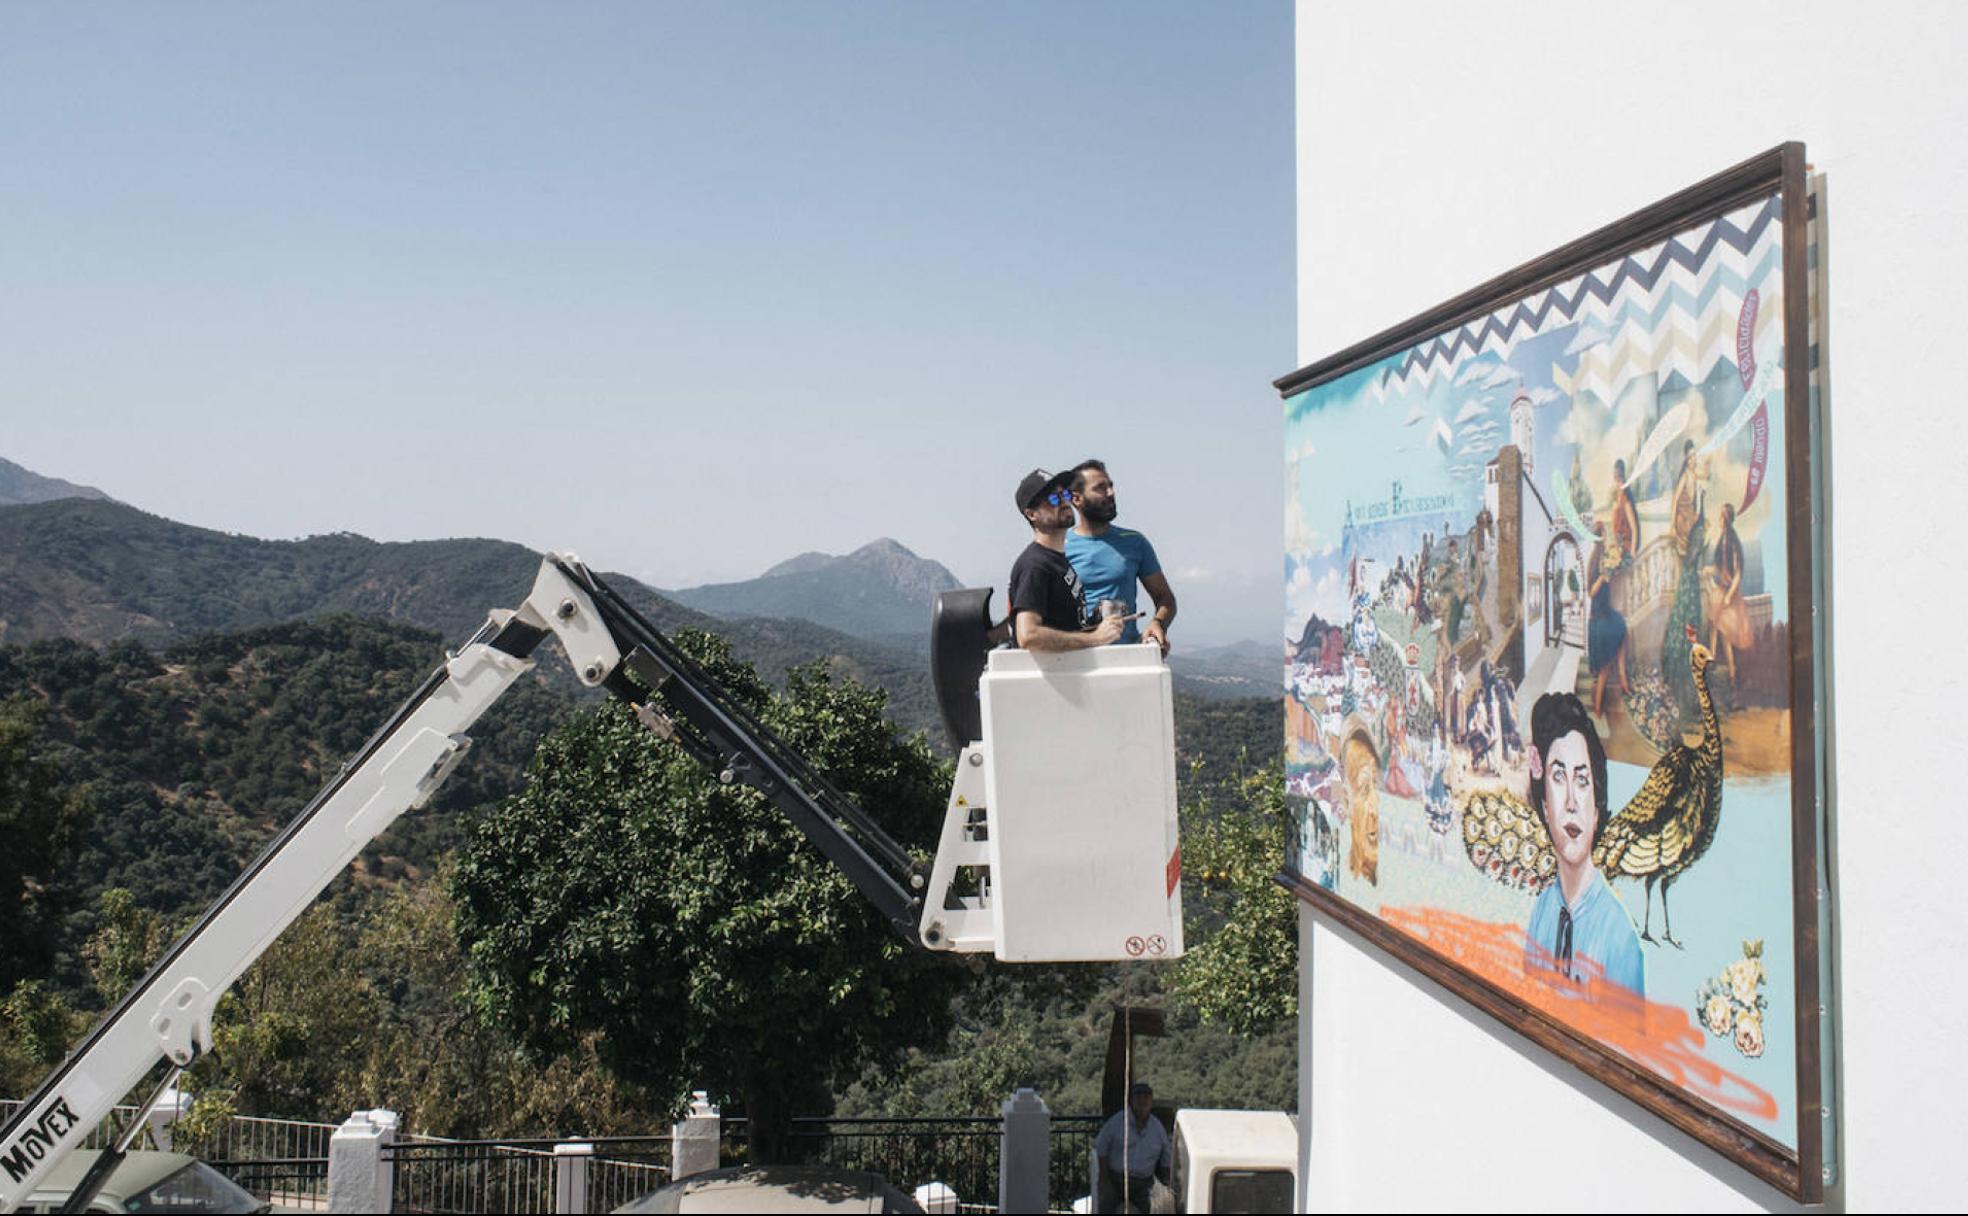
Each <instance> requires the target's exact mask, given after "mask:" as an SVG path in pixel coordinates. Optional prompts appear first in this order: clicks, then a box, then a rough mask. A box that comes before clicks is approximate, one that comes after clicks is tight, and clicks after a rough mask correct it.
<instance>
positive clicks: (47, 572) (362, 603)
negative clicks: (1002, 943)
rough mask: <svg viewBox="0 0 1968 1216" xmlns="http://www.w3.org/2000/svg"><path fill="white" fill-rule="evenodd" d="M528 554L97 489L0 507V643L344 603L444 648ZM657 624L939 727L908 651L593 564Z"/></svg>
mask: <svg viewBox="0 0 1968 1216" xmlns="http://www.w3.org/2000/svg"><path fill="white" fill-rule="evenodd" d="M540 556H541V555H540V554H538V553H535V552H533V551H532V550H530V549H527V548H525V547H524V546H522V545H515V544H512V543H510V542H507V541H500V540H482V539H464V540H432V541H408V542H390V543H384V542H379V541H373V540H369V539H368V538H366V537H361V536H356V535H354V534H352V533H339V534H336V535H332V536H313V537H309V538H307V539H306V540H297V541H284V540H259V539H256V538H254V537H250V536H239V535H235V534H232V533H226V532H214V531H211V530H210V529H207V528H194V527H191V526H189V525H186V524H181V523H176V522H174V521H172V520H168V519H164V518H162V517H161V516H156V515H150V514H146V513H145V512H142V511H139V510H137V509H135V508H134V507H127V506H124V505H123V504H121V503H116V502H109V501H90V500H84V499H64V500H61V501H56V502H46V503H37V504H34V505H31V506H18V507H4V508H0V643H9V642H11V643H28V642H35V641H40V640H43V639H47V638H74V639H78V640H82V641H89V642H98V643H104V642H115V641H119V640H122V639H125V638H134V639H137V640H140V641H145V642H149V643H152V644H154V645H162V644H169V643H171V642H175V641H178V640H181V639H184V638H188V637H192V636H194V635H197V634H202V633H213V632H226V631H234V630H240V629H247V628H252V627H254V626H259V625H269V624H275V623H278V622H282V621H292V620H298V619H305V618H310V617H315V616H320V615H323V614H326V613H336V612H346V613H353V614H355V615H358V616H364V617H373V618H380V619H384V620H391V621H401V622H403V623H405V624H408V625H415V626H420V627H422V628H424V629H434V630H436V631H437V633H438V634H439V635H440V637H441V638H442V639H443V641H444V643H445V644H446V645H453V646H455V645H456V644H457V643H458V642H460V641H461V640H463V639H464V638H466V637H468V636H469V635H470V634H471V632H472V631H473V630H475V629H477V628H478V627H479V626H480V625H481V624H483V623H484V622H485V616H486V613H487V612H489V611H490V610H492V609H494V608H511V607H515V606H517V605H518V604H519V603H520V601H522V600H523V599H525V597H526V594H527V592H528V591H530V590H531V589H532V587H533V577H534V575H535V573H537V571H538V570H539V566H540ZM603 577H604V578H606V579H607V580H608V582H609V584H610V585H611V586H613V587H614V588H615V589H616V590H617V591H619V592H621V593H622V595H623V596H624V597H625V598H627V599H628V600H629V601H630V602H631V603H632V604H634V605H635V607H636V609H637V611H639V612H642V613H643V614H645V615H646V616H648V617H649V618H650V619H651V620H652V621H654V622H655V623H656V625H657V626H658V627H659V628H662V629H665V630H673V629H679V628H685V627H690V628H698V629H707V630H714V631H715V632H717V633H719V634H720V635H722V636H724V637H727V638H729V639H730V640H731V642H732V644H733V645H734V646H735V647H736V648H737V650H738V653H739V654H740V655H742V656H743V657H744V658H745V659H747V660H749V661H750V662H752V663H753V664H755V665H756V666H757V667H758V669H759V671H760V672H761V673H763V674H764V675H765V676H766V677H767V678H768V679H771V680H774V681H777V680H781V679H783V678H784V677H785V673H786V670H787V668H789V667H792V666H794V665H795V664H799V663H807V662H811V661H813V660H814V659H816V658H822V657H827V658H832V659H833V660H835V661H836V662H837V663H838V664H839V665H840V667H841V670H843V671H845V672H848V673H850V674H852V675H853V676H854V677H855V678H856V679H859V680H861V681H863V682H864V683H869V684H877V685H880V686H881V687H883V688H886V689H888V690H889V693H890V698H891V700H890V706H891V713H892V714H893V716H894V717H895V719H896V720H897V721H899V722H901V723H903V724H905V725H907V726H909V727H911V728H922V729H928V730H940V729H941V728H940V726H938V725H937V715H936V710H935V708H934V704H933V701H932V699H931V696H930V692H929V682H928V679H927V673H926V672H923V671H921V670H920V668H921V663H920V661H919V660H918V659H916V658H915V657H914V656H911V655H906V654H904V653H901V652H898V651H895V650H892V649H890V648H888V647H884V646H880V645H877V644H875V643H871V642H867V641H864V640H862V639H859V638H852V637H848V636H847V635H845V634H842V633H836V632H835V631H833V630H830V629H826V628H824V627H822V626H819V625H815V624H812V623H810V622H807V621H801V620H790V619H779V618H772V619H753V620H744V621H729V622H725V621H718V620H717V619H715V618H713V617H709V616H706V615H704V614H703V613H700V612H697V611H695V610H693V609H689V608H685V607H683V606H682V605H681V604H677V603H675V602H673V601H671V600H667V599H665V598H663V597H662V596H659V595H657V594H656V593H655V592H653V591H651V590H649V589H648V588H647V587H644V586H643V585H642V584H640V583H638V582H637V581H636V580H634V579H632V578H629V577H627V576H625V575H619V574H605V573H604V574H603Z"/></svg>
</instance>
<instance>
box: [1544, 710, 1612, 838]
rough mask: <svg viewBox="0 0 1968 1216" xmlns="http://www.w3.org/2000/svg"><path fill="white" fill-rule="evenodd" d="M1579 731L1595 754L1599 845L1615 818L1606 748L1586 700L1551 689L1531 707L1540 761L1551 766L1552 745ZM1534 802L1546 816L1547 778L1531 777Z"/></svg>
mask: <svg viewBox="0 0 1968 1216" xmlns="http://www.w3.org/2000/svg"><path fill="white" fill-rule="evenodd" d="M1573 731H1577V732H1578V733H1579V734H1581V735H1584V736H1585V750H1586V753H1587V754H1588V755H1590V756H1591V757H1592V800H1593V802H1595V803H1596V804H1598V811H1599V822H1598V824H1597V826H1595V827H1594V828H1593V830H1592V839H1593V842H1594V843H1595V844H1596V843H1597V842H1598V840H1599V837H1600V836H1601V834H1603V833H1604V832H1605V830H1606V824H1607V822H1608V821H1609V820H1611V819H1612V813H1611V811H1610V810H1609V809H1608V808H1607V805H1606V747H1605V745H1604V744H1603V743H1601V742H1599V728H1598V727H1596V726H1594V725H1592V715H1591V714H1588V713H1586V712H1585V702H1583V701H1581V700H1579V699H1578V698H1577V697H1576V696H1574V695H1572V694H1571V693H1568V692H1548V693H1545V694H1544V695H1543V696H1541V697H1539V698H1538V699H1537V704H1536V705H1533V706H1532V707H1531V746H1532V747H1535V748H1536V749H1537V754H1538V763H1539V765H1540V766H1543V767H1548V766H1549V765H1550V764H1551V745H1552V744H1553V743H1556V742H1557V741H1558V740H1560V739H1562V738H1564V737H1565V736H1566V735H1569V734H1571V733H1572V732H1573ZM1531 805H1532V806H1534V807H1536V808H1537V812H1538V818H1540V819H1542V818H1543V817H1544V779H1543V778H1542V777H1532V778H1531Z"/></svg>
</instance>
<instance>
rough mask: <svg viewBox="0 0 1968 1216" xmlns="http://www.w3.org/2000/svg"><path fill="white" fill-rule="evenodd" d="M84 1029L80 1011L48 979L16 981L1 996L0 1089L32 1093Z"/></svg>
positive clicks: (16, 1095) (9, 1093)
mask: <svg viewBox="0 0 1968 1216" xmlns="http://www.w3.org/2000/svg"><path fill="white" fill-rule="evenodd" d="M81 1029H82V1018H81V1015H80V1014H78V1013H76V1012H75V1010H74V1009H72V1008H70V1007H69V1004H68V1002H67V1001H65V1000H63V999H62V996H61V994H60V993H59V992H56V991H55V990H54V988H53V987H51V986H50V985H49V984H47V983H46V982H45V981H43V980H22V981H21V982H20V983H18V984H15V985H14V987H13V991H11V992H9V993H8V994H7V996H6V998H5V999H4V1000H0V1093H5V1094H7V1095H10V1096H14V1097H22V1098H24V1097H26V1096H27V1095H28V1094H30V1093H32V1092H33V1091H34V1089H35V1087H36V1086H38V1085H40V1084H41V1079H42V1078H43V1077H44V1076H46V1075H47V1074H48V1071H49V1070H50V1069H52V1068H53V1067H54V1066H55V1065H57V1064H59V1063H61V1059H62V1057H63V1056H64V1055H66V1054H67V1053H68V1048H69V1044H71V1043H73V1042H74V1041H75V1036H76V1034H77V1032H79V1031H80V1030H81Z"/></svg>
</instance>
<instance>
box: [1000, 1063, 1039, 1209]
mask: <svg viewBox="0 0 1968 1216" xmlns="http://www.w3.org/2000/svg"><path fill="white" fill-rule="evenodd" d="M1003 1110H1004V1143H1003V1147H1002V1148H1001V1149H1000V1150H999V1152H998V1210H999V1211H1000V1212H1043V1211H1045V1210H1046V1206H1047V1205H1046V1201H1047V1199H1048V1198H1049V1196H1048V1195H1047V1191H1049V1190H1050V1189H1051V1188H1050V1186H1049V1185H1048V1181H1049V1179H1050V1178H1051V1176H1052V1111H1051V1110H1049V1109H1047V1107H1046V1104H1045V1099H1043V1098H1041V1097H1039V1094H1038V1091H1037V1090H1035V1089H1031V1088H1029V1087H1028V1088H1024V1089H1020V1090H1019V1091H1018V1092H1017V1093H1015V1094H1013V1095H1012V1096H1011V1097H1009V1098H1007V1099H1005V1103H1004V1107H1003Z"/></svg>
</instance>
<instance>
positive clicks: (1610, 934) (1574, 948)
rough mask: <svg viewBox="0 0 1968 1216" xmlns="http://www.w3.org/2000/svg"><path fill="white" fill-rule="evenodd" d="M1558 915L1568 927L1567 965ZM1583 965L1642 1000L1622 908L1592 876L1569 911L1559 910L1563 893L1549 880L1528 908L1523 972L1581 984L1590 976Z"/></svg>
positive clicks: (1634, 942) (1629, 921) (1633, 937)
mask: <svg viewBox="0 0 1968 1216" xmlns="http://www.w3.org/2000/svg"><path fill="white" fill-rule="evenodd" d="M1561 910H1562V911H1564V912H1566V913H1567V914H1568V916H1567V917H1566V918H1565V919H1567V920H1569V921H1570V926H1569V927H1570V929H1571V936H1572V940H1571V957H1570V960H1569V963H1567V961H1566V960H1565V949H1564V946H1565V943H1564V941H1563V940H1562V934H1561V932H1560V931H1561V929H1562V928H1563V927H1564V926H1563V925H1561V923H1560V917H1559V915H1558V913H1559V912H1560V911H1561ZM1586 959H1590V960H1592V961H1593V962H1595V963H1597V964H1599V970H1600V974H1602V975H1604V976H1605V978H1606V979H1608V980H1610V981H1611V982H1613V983H1615V984H1618V985H1619V986H1620V987H1622V988H1626V989H1629V990H1631V991H1632V992H1633V994H1634V995H1635V996H1645V995H1646V992H1647V982H1646V970H1645V966H1646V965H1645V963H1644V962H1643V960H1642V959H1641V957H1640V935H1639V934H1638V933H1635V932H1634V931H1633V918H1632V917H1630V916H1628V915H1627V914H1626V907H1625V905H1623V904H1621V903H1620V901H1619V897H1618V896H1616V895H1614V894H1613V889H1612V888H1611V887H1609V886H1607V885H1606V879H1605V876H1604V875H1602V874H1600V873H1599V871H1597V870H1594V871H1593V872H1592V881H1591V882H1590V883H1588V884H1586V888H1585V892H1584V893H1583V894H1581V895H1580V896H1579V900H1578V904H1577V905H1576V906H1574V907H1567V906H1566V905H1565V897H1564V894H1563V889H1562V888H1561V887H1560V886H1559V884H1558V882H1557V881H1556V880H1555V879H1554V880H1553V881H1552V883H1551V885H1550V886H1548V887H1546V888H1545V889H1544V893H1543V894H1541V895H1539V896H1538V897H1537V902H1536V903H1535V904H1532V905H1531V921H1530V924H1528V925H1526V926H1525V927H1524V970H1525V971H1526V972H1528V973H1536V972H1538V971H1543V972H1546V973H1549V972H1552V971H1559V972H1562V973H1563V974H1564V975H1565V976H1566V977H1567V978H1569V979H1572V980H1583V979H1585V978H1586V977H1587V976H1588V975H1589V974H1590V970H1589V969H1588V968H1586V967H1584V966H1582V965H1581V964H1582V963H1583V961H1584V960H1586Z"/></svg>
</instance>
